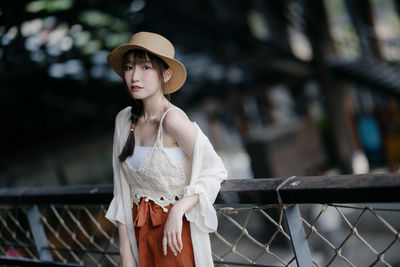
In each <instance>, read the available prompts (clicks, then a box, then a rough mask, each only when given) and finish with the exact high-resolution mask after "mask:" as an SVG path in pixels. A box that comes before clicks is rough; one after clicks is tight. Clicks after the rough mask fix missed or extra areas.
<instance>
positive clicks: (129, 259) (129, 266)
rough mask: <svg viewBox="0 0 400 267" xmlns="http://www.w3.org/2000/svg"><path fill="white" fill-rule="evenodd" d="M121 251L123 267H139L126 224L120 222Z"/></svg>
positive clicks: (121, 264)
mask: <svg viewBox="0 0 400 267" xmlns="http://www.w3.org/2000/svg"><path fill="white" fill-rule="evenodd" d="M118 235H119V253H120V257H121V261H120V266H121V267H137V264H136V260H135V257H134V256H133V254H132V250H131V244H130V242H129V237H128V230H127V229H126V225H125V224H122V223H120V222H118Z"/></svg>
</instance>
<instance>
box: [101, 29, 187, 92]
mask: <svg viewBox="0 0 400 267" xmlns="http://www.w3.org/2000/svg"><path fill="white" fill-rule="evenodd" d="M132 49H142V50H146V51H148V52H150V53H152V54H154V55H156V56H158V57H160V58H161V59H163V60H164V61H165V63H167V64H168V66H169V67H170V68H171V69H172V71H173V74H172V76H171V78H170V79H169V81H168V85H167V90H166V91H164V94H169V93H173V92H175V91H177V90H178V89H179V88H181V87H182V85H183V84H184V83H185V80H186V69H185V66H184V65H183V64H182V63H181V62H179V61H178V60H176V59H174V55H175V49H174V46H173V45H172V44H171V42H170V41H168V40H167V39H166V38H165V37H163V36H161V35H159V34H156V33H151V32H138V33H135V34H134V35H132V37H131V39H130V40H129V43H127V44H124V45H120V46H118V47H117V48H115V49H114V50H113V51H112V52H111V53H110V54H109V55H108V56H107V61H108V63H109V64H110V66H111V67H112V68H113V70H114V71H115V72H116V73H117V74H118V75H119V76H121V77H122V78H124V72H123V69H122V59H123V56H124V54H125V53H126V52H128V51H129V50H132Z"/></svg>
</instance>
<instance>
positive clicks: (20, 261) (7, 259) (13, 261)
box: [0, 256, 92, 267]
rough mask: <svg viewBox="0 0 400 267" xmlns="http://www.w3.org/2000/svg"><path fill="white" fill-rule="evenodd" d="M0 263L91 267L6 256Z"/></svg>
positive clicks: (2, 257) (0, 259) (0, 257)
mask: <svg viewBox="0 0 400 267" xmlns="http://www.w3.org/2000/svg"><path fill="white" fill-rule="evenodd" d="M0 263H1V264H5V265H21V266H60V267H85V266H87V267H89V265H79V264H68V263H62V262H57V261H39V260H34V259H25V258H12V257H6V256H0ZM90 266H92V265H90Z"/></svg>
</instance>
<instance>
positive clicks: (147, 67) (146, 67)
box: [143, 65, 151, 70]
mask: <svg viewBox="0 0 400 267" xmlns="http://www.w3.org/2000/svg"><path fill="white" fill-rule="evenodd" d="M143 68H144V69H145V70H149V69H151V67H150V66H147V65H144V66H143Z"/></svg>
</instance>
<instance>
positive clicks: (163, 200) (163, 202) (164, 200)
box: [131, 192, 183, 212]
mask: <svg viewBox="0 0 400 267" xmlns="http://www.w3.org/2000/svg"><path fill="white" fill-rule="evenodd" d="M169 197H170V196H169ZM169 197H164V196H161V197H159V196H151V194H146V193H139V192H131V199H132V202H133V203H132V205H133V204H136V206H137V207H138V208H139V204H140V200H141V199H142V198H145V200H144V201H146V202H149V201H150V200H151V201H153V202H154V203H155V204H156V205H158V206H160V207H161V208H162V210H163V211H164V212H168V209H167V208H166V206H168V205H170V204H172V205H175V204H176V203H177V202H178V201H179V200H180V199H181V198H182V197H183V194H181V195H176V196H174V197H172V198H169ZM131 208H132V207H131Z"/></svg>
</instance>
